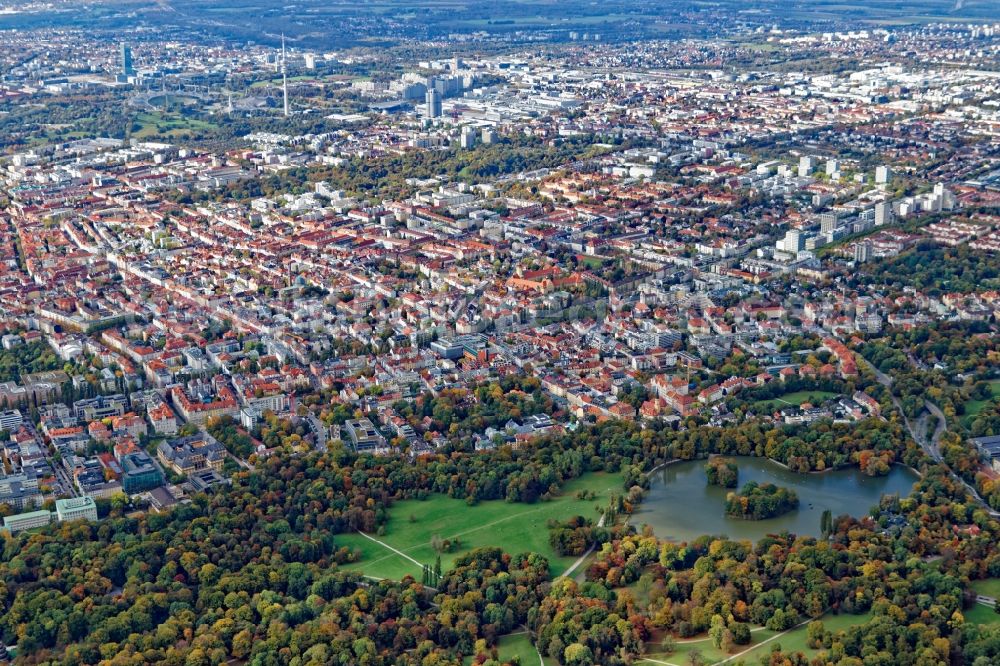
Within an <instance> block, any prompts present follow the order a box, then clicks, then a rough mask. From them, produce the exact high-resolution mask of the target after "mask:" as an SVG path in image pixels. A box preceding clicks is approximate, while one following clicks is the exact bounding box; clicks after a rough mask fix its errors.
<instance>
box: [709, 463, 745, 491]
mask: <svg viewBox="0 0 1000 666" xmlns="http://www.w3.org/2000/svg"><path fill="white" fill-rule="evenodd" d="M705 476H706V477H708V483H709V485H712V486H722V487H723V488H735V487H736V484H737V482H738V481H739V478H740V468H739V467H737V466H736V463H734V462H733V461H732V460H726V459H725V458H712V459H711V460H709V461H708V462H707V463H705Z"/></svg>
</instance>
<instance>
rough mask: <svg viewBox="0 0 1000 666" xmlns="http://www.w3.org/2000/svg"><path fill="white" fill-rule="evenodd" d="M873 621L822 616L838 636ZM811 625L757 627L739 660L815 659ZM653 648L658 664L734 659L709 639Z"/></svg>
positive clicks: (867, 615) (652, 655)
mask: <svg viewBox="0 0 1000 666" xmlns="http://www.w3.org/2000/svg"><path fill="white" fill-rule="evenodd" d="M998 617H1000V616H998ZM871 618H872V614H871V612H868V613H865V614H863V615H847V614H841V615H830V614H827V615H824V616H823V617H821V618H820V621H821V622H823V624H824V626H825V627H826V628H827V629H828V630H830V631H832V632H833V633H834V634H836V633H837V632H838V631H841V630H844V629H847V628H848V627H851V626H854V625H860V624H867V623H868V621H869V620H871ZM808 626H809V625H808V624H803V625H802V626H801V627H797V628H795V629H791V630H789V631H788V632H787V633H785V634H781V635H780V636H779V633H780V632H776V631H771V630H770V629H762V628H758V627H755V628H754V629H753V630H752V633H751V634H750V636H751V639H750V645H749V646H744V645H741V646H739V649H738V650H737V653H739V654H740V657H739V659H740V660H742V661H744V662H745V663H747V664H754V663H757V662H758V661H759V660H760V657H761V655H765V654H768V653H770V652H771V650H772V649H774V647H775V646H776V645H780V646H781V650H782V651H783V652H785V653H789V652H802V653H803V654H804V655H806V657H808V658H812V657H814V656H815V655H816V654H817V653H818V652H819V650H813V649H812V648H810V647H809V646H808V645H806V637H807V635H808V633H807V628H808ZM772 639H773V640H772ZM650 648H651V650H653V651H651V652H649V653H648V654H647V655H646V656H647V657H649V658H650V659H654V660H656V661H659V662H667V663H669V664H676V665H677V666H681V665H683V664H687V663H689V658H688V657H689V655H690V653H691V652H692V650H698V652H700V653H701V657H702V661H703V663H705V664H717V663H719V662H720V661H722V660H724V659H728V658H730V657H732V656H733V654H727V653H725V652H723V651H722V650H719V649H717V648H716V647H715V646H714V645H712V641H711V639H709V638H696V639H693V640H689V641H688V642H681V641H678V643H677V649H676V650H674V651H673V652H671V653H670V654H664V653H662V652H656V651H655V650H658V649H659V646H658V645H655V644H650ZM744 651H745V652H744ZM640 663H642V662H640ZM645 663H647V664H650V663H655V662H652V661H645Z"/></svg>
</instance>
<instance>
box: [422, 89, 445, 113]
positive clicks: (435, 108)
mask: <svg viewBox="0 0 1000 666" xmlns="http://www.w3.org/2000/svg"><path fill="white" fill-rule="evenodd" d="M425 101H426V103H427V111H426V114H427V117H428V118H440V117H441V93H439V92H438V91H437V90H435V89H434V88H430V89H428V91H427V95H426V96H425Z"/></svg>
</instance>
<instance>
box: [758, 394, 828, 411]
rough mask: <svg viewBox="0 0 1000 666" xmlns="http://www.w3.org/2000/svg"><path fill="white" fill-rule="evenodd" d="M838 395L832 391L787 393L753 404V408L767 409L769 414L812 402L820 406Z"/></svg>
mask: <svg viewBox="0 0 1000 666" xmlns="http://www.w3.org/2000/svg"><path fill="white" fill-rule="evenodd" d="M837 395H838V394H837V393H834V392H832V391H793V392H792V393H786V394H784V395H781V396H778V397H777V398H771V399H770V400H758V401H757V402H755V403H753V406H754V409H757V410H760V409H766V410H767V411H769V412H773V411H775V410H778V409H783V408H785V407H791V406H792V405H794V406H796V407H797V406H799V405H801V404H802V403H804V402H811V403H812V404H813V405H818V404H821V403H823V402H825V401H827V400H829V399H830V398H835V397H837Z"/></svg>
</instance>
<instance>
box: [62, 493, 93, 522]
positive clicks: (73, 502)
mask: <svg viewBox="0 0 1000 666" xmlns="http://www.w3.org/2000/svg"><path fill="white" fill-rule="evenodd" d="M56 517H57V518H58V519H59V522H62V521H64V520H97V503H96V502H94V498H93V497H89V496H87V495H84V496H83V497H70V498H68V499H59V500H56Z"/></svg>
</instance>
